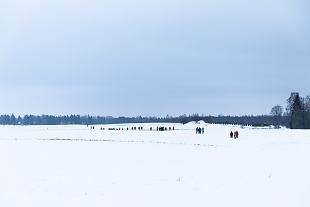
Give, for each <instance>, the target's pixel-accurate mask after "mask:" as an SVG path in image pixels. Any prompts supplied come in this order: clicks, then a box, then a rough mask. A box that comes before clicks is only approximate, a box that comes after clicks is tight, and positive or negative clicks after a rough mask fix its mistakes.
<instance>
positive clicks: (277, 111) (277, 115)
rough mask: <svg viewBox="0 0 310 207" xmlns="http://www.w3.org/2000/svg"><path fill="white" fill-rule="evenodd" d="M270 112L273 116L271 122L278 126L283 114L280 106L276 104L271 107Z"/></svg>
mask: <svg viewBox="0 0 310 207" xmlns="http://www.w3.org/2000/svg"><path fill="white" fill-rule="evenodd" d="M270 114H271V116H272V117H273V123H274V125H275V127H276V128H279V126H280V125H281V119H282V114H283V108H282V106H280V105H276V106H274V107H272V109H271V111H270Z"/></svg>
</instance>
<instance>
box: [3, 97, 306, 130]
mask: <svg viewBox="0 0 310 207" xmlns="http://www.w3.org/2000/svg"><path fill="white" fill-rule="evenodd" d="M200 120H202V121H205V122H206V123H212V124H235V125H248V126H270V125H274V126H275V127H280V126H286V127H288V128H291V129H310V96H306V97H305V98H303V97H301V96H300V95H299V93H297V92H293V93H291V95H290V97H289V98H288V99H287V107H286V111H285V112H284V110H283V108H282V106H280V105H276V106H274V107H272V109H271V112H270V114H269V115H259V116H253V115H251V116H210V115H209V116H204V115H199V114H192V115H186V114H184V115H181V116H176V117H172V116H168V115H167V116H166V117H142V116H138V117H124V116H121V117H112V116H90V115H85V116H80V115H65V116H52V115H41V116H37V115H25V116H23V117H21V116H18V117H16V116H15V115H14V114H11V115H1V116H0V124H1V125H68V124H84V125H94V124H120V123H165V122H167V123H183V124H185V123H188V122H191V121H200Z"/></svg>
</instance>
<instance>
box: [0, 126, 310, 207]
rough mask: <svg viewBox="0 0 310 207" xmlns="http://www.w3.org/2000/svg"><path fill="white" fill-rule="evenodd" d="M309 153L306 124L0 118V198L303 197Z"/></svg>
mask: <svg viewBox="0 0 310 207" xmlns="http://www.w3.org/2000/svg"><path fill="white" fill-rule="evenodd" d="M132 126H137V127H138V126H143V131H138V130H137V131H131V130H128V131H127V127H129V128H130V129H131V127H132ZM150 126H152V127H153V131H149V128H150ZM157 126H171V127H173V126H174V127H175V130H174V131H164V132H160V131H154V129H156V127H157ZM101 127H104V128H105V130H100V128H101ZM112 127H114V128H124V130H120V131H119V130H118V131H116V130H115V131H109V130H107V128H112ZM196 127H204V128H205V134H202V135H197V134H196V133H195V128H196ZM231 130H232V131H234V130H238V131H239V133H240V137H239V139H230V138H229V132H230V131H231ZM309 158H310V131H309V130H289V129H283V128H282V129H272V128H252V127H240V126H231V125H211V124H205V123H203V122H199V123H198V124H197V123H189V124H186V125H181V124H123V125H102V126H101V125H100V126H98V125H96V126H95V129H94V130H91V129H90V126H89V127H87V126H84V125H69V126H0V164H1V168H0V206H3V207H70V206H72V207H79V206H81V207H96V206H98V207H99V206H100V207H101V206H109V207H113V206H133V207H149V206H150V207H152V206H154V207H155V206H156V207H163V206H164V207H166V206H167V207H168V206H169V207H172V206H177V207H183V206H184V207H188V206H203V207H205V206H212V207H217V206H223V207H224V206H225V207H226V206H230V207H234V206H236V207H249V206H250V207H253V206H257V207H262V206H263V207H269V206H270V207H278V206H279V207H285V206H291V207H293V206H294V207H300V206H304V207H309V206H310V196H309V195H310V165H309Z"/></svg>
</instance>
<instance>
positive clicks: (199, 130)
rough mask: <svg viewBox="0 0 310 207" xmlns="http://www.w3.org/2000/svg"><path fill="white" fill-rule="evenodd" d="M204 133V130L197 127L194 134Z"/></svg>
mask: <svg viewBox="0 0 310 207" xmlns="http://www.w3.org/2000/svg"><path fill="white" fill-rule="evenodd" d="M204 133H205V128H203V127H202V128H201V127H197V128H196V134H204Z"/></svg>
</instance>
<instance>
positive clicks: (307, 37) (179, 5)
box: [0, 0, 310, 116]
mask: <svg viewBox="0 0 310 207" xmlns="http://www.w3.org/2000/svg"><path fill="white" fill-rule="evenodd" d="M309 10H310V2H309V1H307V0H253V1H248V0H234V1H231V0H156V1H155V0H151V1H150V0H149V1H147V0H1V6H0V31H1V32H0V96H1V101H0V114H2V113H15V114H25V113H33V114H55V115H58V114H71V113H78V114H94V115H113V116H120V115H125V116H137V115H147V116H148V115H158V116H165V115H167V114H169V115H180V114H184V113H186V114H188V113H196V112H197V113H204V114H212V115H218V114H227V115H228V114H230V115H243V114H267V113H269V111H270V108H271V107H272V106H274V105H276V104H281V105H283V106H285V101H286V99H287V98H288V96H289V95H290V92H291V91H298V92H300V93H301V95H306V94H310V88H309V79H310V13H309Z"/></svg>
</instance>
